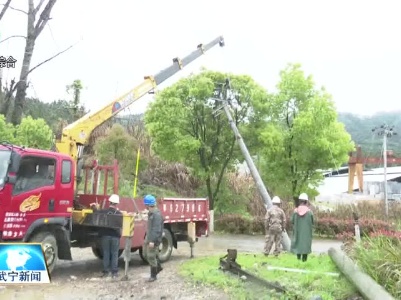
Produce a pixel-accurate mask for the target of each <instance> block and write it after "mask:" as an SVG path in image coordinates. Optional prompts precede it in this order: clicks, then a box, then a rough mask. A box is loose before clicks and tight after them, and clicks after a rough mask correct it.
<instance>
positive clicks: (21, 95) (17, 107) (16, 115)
mask: <svg viewBox="0 0 401 300" xmlns="http://www.w3.org/2000/svg"><path fill="white" fill-rule="evenodd" d="M34 48H35V38H34V37H31V36H30V35H28V38H27V40H26V45H25V53H24V60H23V63H22V68H21V74H20V78H19V82H18V84H17V94H16V95H15V100H14V103H15V104H14V109H13V113H12V115H11V120H10V121H11V123H13V124H14V125H18V124H20V123H21V119H22V110H23V108H24V104H25V96H26V89H27V88H28V83H27V78H28V72H29V67H30V65H31V60H32V54H33V49H34Z"/></svg>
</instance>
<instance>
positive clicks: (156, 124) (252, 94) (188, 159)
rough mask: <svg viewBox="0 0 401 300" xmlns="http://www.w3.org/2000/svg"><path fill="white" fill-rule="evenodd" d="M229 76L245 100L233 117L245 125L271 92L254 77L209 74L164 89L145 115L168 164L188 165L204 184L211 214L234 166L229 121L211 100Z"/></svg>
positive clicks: (159, 152) (156, 146)
mask: <svg viewBox="0 0 401 300" xmlns="http://www.w3.org/2000/svg"><path fill="white" fill-rule="evenodd" d="M227 77H229V78H230V79H231V83H232V86H233V87H234V88H235V89H236V90H237V91H238V92H239V93H240V95H241V96H240V100H241V107H242V108H241V110H236V111H234V113H233V117H234V119H235V121H236V123H237V124H240V123H242V122H244V120H245V117H246V116H247V115H249V114H250V112H251V108H252V103H253V102H256V103H262V102H264V100H265V99H266V91H265V90H264V89H263V88H262V87H261V86H259V85H258V84H256V83H255V81H254V80H253V79H252V78H251V77H249V76H244V75H232V74H224V73H220V72H213V71H207V70H203V71H202V72H201V73H200V74H197V75H192V76H189V77H188V78H184V79H181V80H180V81H178V82H177V83H176V84H174V85H172V86H170V87H168V88H166V89H164V90H163V91H162V92H160V93H159V94H158V95H157V96H156V100H155V101H154V102H153V103H151V105H150V106H149V108H148V110H147V111H146V113H145V124H146V128H147V130H148V132H149V134H150V136H151V138H152V148H153V149H154V151H155V153H156V154H157V155H159V156H160V157H161V158H162V159H164V160H167V161H178V162H181V163H184V164H185V165H186V166H188V167H189V168H190V169H191V171H192V172H193V174H194V175H195V176H197V177H198V178H200V179H201V180H204V182H205V185H206V190H207V195H208V198H209V201H210V208H211V209H214V204H215V203H218V201H217V200H218V195H219V190H220V185H221V183H222V180H223V176H224V172H225V171H226V169H227V168H228V167H230V166H231V165H232V158H233V157H234V156H235V149H236V148H235V138H234V135H233V133H232V131H231V129H230V127H229V124H228V122H227V118H226V116H225V115H224V113H221V112H219V113H217V114H216V113H215V110H216V109H217V108H218V107H220V106H221V103H220V102H218V101H215V100H212V99H211V97H212V96H213V93H214V91H215V88H216V84H222V83H224V82H225V79H226V78H227ZM230 163H231V164H230Z"/></svg>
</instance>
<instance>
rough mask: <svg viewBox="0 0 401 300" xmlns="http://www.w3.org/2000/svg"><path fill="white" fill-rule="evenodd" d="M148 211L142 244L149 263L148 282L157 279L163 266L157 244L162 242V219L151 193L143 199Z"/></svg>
mask: <svg viewBox="0 0 401 300" xmlns="http://www.w3.org/2000/svg"><path fill="white" fill-rule="evenodd" d="M143 202H144V204H145V206H146V208H147V209H148V210H149V213H148V229H147V231H146V237H145V242H144V244H143V254H144V255H145V258H146V260H147V261H148V263H149V265H150V278H149V280H148V281H149V282H152V281H155V280H156V279H157V274H159V273H160V272H161V271H162V270H163V268H162V266H161V264H160V260H159V245H160V244H161V242H162V237H163V227H164V220H163V216H162V214H161V212H160V210H159V209H158V208H157V205H156V198H155V197H154V196H152V195H146V196H145V198H144V199H143Z"/></svg>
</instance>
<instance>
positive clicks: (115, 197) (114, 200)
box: [109, 194, 120, 204]
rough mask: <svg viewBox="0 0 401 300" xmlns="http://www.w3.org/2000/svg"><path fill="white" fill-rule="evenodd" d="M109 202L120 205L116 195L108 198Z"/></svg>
mask: <svg viewBox="0 0 401 300" xmlns="http://www.w3.org/2000/svg"><path fill="white" fill-rule="evenodd" d="M109 201H110V202H111V203H115V204H118V203H120V197H119V196H118V195H116V194H113V195H111V196H110V198H109Z"/></svg>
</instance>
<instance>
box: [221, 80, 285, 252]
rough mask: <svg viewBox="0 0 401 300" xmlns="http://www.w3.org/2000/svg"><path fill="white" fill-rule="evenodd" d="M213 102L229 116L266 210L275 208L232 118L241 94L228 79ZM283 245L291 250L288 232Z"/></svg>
mask: <svg viewBox="0 0 401 300" xmlns="http://www.w3.org/2000/svg"><path fill="white" fill-rule="evenodd" d="M213 100H215V101H216V102H221V103H222V106H221V107H219V108H218V109H217V110H216V111H219V110H221V109H223V110H224V112H225V114H226V116H227V119H228V122H229V125H230V127H231V129H232V131H233V132H234V135H235V139H236V140H237V143H238V145H239V147H240V149H241V152H242V154H243V155H244V158H245V161H246V163H247V165H248V168H249V170H250V172H251V174H252V177H253V180H254V181H255V183H256V186H257V188H258V190H259V193H260V195H261V196H262V199H263V200H264V202H265V206H266V209H269V208H270V207H272V206H273V204H272V200H271V198H270V195H269V193H268V191H267V189H266V187H265V185H264V183H263V180H262V178H261V177H260V174H259V172H258V170H257V168H256V166H255V164H254V162H253V160H252V157H251V155H250V154H249V151H248V148H247V147H246V145H245V142H244V140H243V139H242V136H241V134H240V132H239V130H238V128H237V126H236V124H235V121H234V119H233V117H232V116H231V112H230V108H232V109H234V110H236V109H238V108H239V106H240V105H241V103H240V99H239V94H238V93H236V92H235V91H233V90H232V89H231V84H230V80H229V79H226V82H225V84H222V85H220V86H219V87H218V88H217V89H216V91H215V95H214V97H213ZM229 107H230V108H229ZM216 111H215V112H216ZM282 244H283V249H284V250H286V251H289V250H290V247H291V242H290V238H289V237H288V234H287V232H286V231H285V232H283V239H282Z"/></svg>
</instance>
